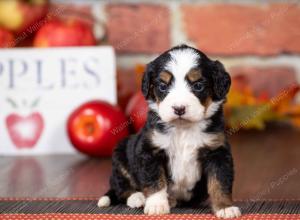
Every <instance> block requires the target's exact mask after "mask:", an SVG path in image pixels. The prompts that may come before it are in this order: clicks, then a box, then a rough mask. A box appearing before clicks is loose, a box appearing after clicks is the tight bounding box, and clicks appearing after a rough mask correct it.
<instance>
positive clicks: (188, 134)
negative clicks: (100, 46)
mask: <svg viewBox="0 0 300 220" xmlns="http://www.w3.org/2000/svg"><path fill="white" fill-rule="evenodd" d="M230 83H231V80H230V76H229V74H228V73H227V72H226V71H225V69H224V67H223V65H222V64H221V63H220V62H219V61H212V60H210V59H209V58H208V57H207V56H206V55H205V54H203V53H202V52H201V51H199V50H197V49H194V48H192V47H189V46H186V45H181V46H177V47H174V48H172V49H170V50H168V51H166V52H164V53H163V54H161V55H160V56H159V57H158V58H156V59H155V60H154V61H152V62H151V63H149V64H148V65H147V68H146V71H145V73H144V76H143V81H142V92H143V94H144V96H145V98H146V100H147V101H148V103H149V112H148V118H147V122H146V125H145V127H144V128H143V129H142V130H141V131H140V132H139V133H138V134H136V135H133V136H130V137H128V138H126V139H125V140H123V141H122V142H121V143H119V145H118V146H117V147H116V149H115V151H114V154H113V157H112V176H111V178H110V187H111V188H110V190H109V191H108V192H107V193H106V194H105V195H104V196H103V197H101V198H100V200H99V202H98V206H99V207H106V206H109V205H111V204H117V203H126V204H127V205H128V206H129V207H131V208H139V207H144V213H145V214H150V215H152V214H167V213H170V207H174V206H176V204H177V205H180V204H184V203H185V204H191V203H197V204H200V203H201V202H203V201H206V200H207V199H208V198H209V200H207V201H210V203H211V208H212V210H213V212H214V213H215V215H216V216H217V217H220V218H232V217H238V216H240V215H241V212H240V210H239V208H238V207H235V206H233V204H232V196H231V194H232V183H233V161H232V156H231V152H230V145H229V144H228V142H227V140H226V137H225V134H224V117H223V104H224V102H225V100H226V94H227V92H228V90H229V87H230Z"/></svg>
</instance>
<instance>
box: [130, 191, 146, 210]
mask: <svg viewBox="0 0 300 220" xmlns="http://www.w3.org/2000/svg"><path fill="white" fill-rule="evenodd" d="M127 205H128V206H129V207H130V208H140V207H142V206H144V205H145V196H144V194H143V193H141V192H136V193H133V194H131V195H130V196H129V197H128V198H127Z"/></svg>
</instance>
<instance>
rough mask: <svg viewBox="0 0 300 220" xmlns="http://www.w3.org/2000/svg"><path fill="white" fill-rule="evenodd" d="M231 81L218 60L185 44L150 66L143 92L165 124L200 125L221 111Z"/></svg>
mask: <svg viewBox="0 0 300 220" xmlns="http://www.w3.org/2000/svg"><path fill="white" fill-rule="evenodd" d="M230 82H231V81H230V76H229V74H228V73H227V72H226V71H225V69H224V67H223V65H222V64H221V63H220V62H219V61H212V60H210V59H209V58H207V56H206V55H205V54H203V53H202V52H200V51H199V50H197V49H194V48H192V47H188V46H186V45H182V46H177V47H174V48H172V49H171V50H169V51H167V52H165V53H163V54H162V55H160V56H159V57H158V58H156V59H155V60H154V61H152V62H151V63H149V64H148V65H147V69H146V71H145V73H144V77H143V82H142V92H143V94H144V96H145V98H146V99H147V100H148V102H149V106H150V109H152V110H153V111H156V112H157V113H158V115H159V116H160V117H161V119H162V120H163V121H164V122H177V121H186V122H198V121H201V120H203V119H205V118H209V117H210V116H212V115H213V114H214V113H215V112H216V111H217V110H218V109H219V107H220V105H221V104H222V103H223V101H224V99H225V97H226V94H227V92H228V90H229V87H230Z"/></svg>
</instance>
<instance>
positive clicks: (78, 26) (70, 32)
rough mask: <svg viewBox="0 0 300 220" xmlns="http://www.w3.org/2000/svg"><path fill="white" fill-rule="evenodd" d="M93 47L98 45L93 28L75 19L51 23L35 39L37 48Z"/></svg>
mask: <svg viewBox="0 0 300 220" xmlns="http://www.w3.org/2000/svg"><path fill="white" fill-rule="evenodd" d="M93 45H96V40H95V37H94V34H93V30H92V28H91V26H90V25H89V24H88V23H86V22H84V21H81V20H78V19H75V18H72V19H67V20H64V21H63V20H55V21H51V22H49V23H47V24H45V25H44V26H43V27H42V28H41V29H40V30H39V31H38V32H37V34H36V36H35V38H34V46H35V47H59V46H93Z"/></svg>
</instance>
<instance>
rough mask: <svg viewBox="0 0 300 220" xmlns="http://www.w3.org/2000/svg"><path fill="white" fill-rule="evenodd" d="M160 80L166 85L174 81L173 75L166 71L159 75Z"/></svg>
mask: <svg viewBox="0 0 300 220" xmlns="http://www.w3.org/2000/svg"><path fill="white" fill-rule="evenodd" d="M159 78H160V79H161V80H162V81H163V82H164V83H166V84H169V83H170V81H171V79H172V74H171V73H169V72H166V71H163V72H161V73H160V74H159Z"/></svg>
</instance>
